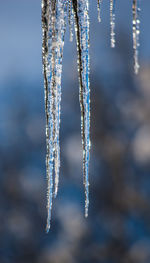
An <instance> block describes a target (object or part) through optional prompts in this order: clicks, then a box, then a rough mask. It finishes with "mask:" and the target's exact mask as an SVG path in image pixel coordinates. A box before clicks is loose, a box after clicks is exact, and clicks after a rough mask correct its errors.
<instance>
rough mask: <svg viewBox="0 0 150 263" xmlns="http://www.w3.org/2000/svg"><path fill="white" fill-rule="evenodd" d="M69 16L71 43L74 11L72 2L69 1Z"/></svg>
mask: <svg viewBox="0 0 150 263" xmlns="http://www.w3.org/2000/svg"><path fill="white" fill-rule="evenodd" d="M68 5H69V14H68V20H69V31H70V41H71V42H72V41H73V10H72V0H69V3H68Z"/></svg>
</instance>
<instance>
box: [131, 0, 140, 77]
mask: <svg viewBox="0 0 150 263" xmlns="http://www.w3.org/2000/svg"><path fill="white" fill-rule="evenodd" d="M140 11H141V9H140V0H133V5H132V13H133V22H132V28H133V50H134V72H135V74H138V72H139V68H140V65H139V58H138V56H139V46H140V42H139V35H140V19H139V14H140Z"/></svg>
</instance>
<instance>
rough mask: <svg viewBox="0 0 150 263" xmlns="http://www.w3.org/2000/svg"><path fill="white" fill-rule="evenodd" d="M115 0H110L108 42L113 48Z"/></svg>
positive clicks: (114, 41)
mask: <svg viewBox="0 0 150 263" xmlns="http://www.w3.org/2000/svg"><path fill="white" fill-rule="evenodd" d="M115 1H116V0H110V44H111V47H112V48H114V47H115V44H116V40H115V4H116V3H115Z"/></svg>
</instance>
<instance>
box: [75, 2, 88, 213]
mask: <svg viewBox="0 0 150 263" xmlns="http://www.w3.org/2000/svg"><path fill="white" fill-rule="evenodd" d="M73 9H74V16H75V32H76V39H77V52H78V71H79V83H80V92H79V99H80V108H81V136H82V147H83V182H84V185H85V216H86V217H87V216H88V206H89V179H88V174H89V158H90V87H89V16H88V0H78V1H77V0H73Z"/></svg>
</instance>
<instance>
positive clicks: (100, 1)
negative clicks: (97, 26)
mask: <svg viewBox="0 0 150 263" xmlns="http://www.w3.org/2000/svg"><path fill="white" fill-rule="evenodd" d="M101 5H102V0H97V11H98V22H101V20H102V19H101Z"/></svg>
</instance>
